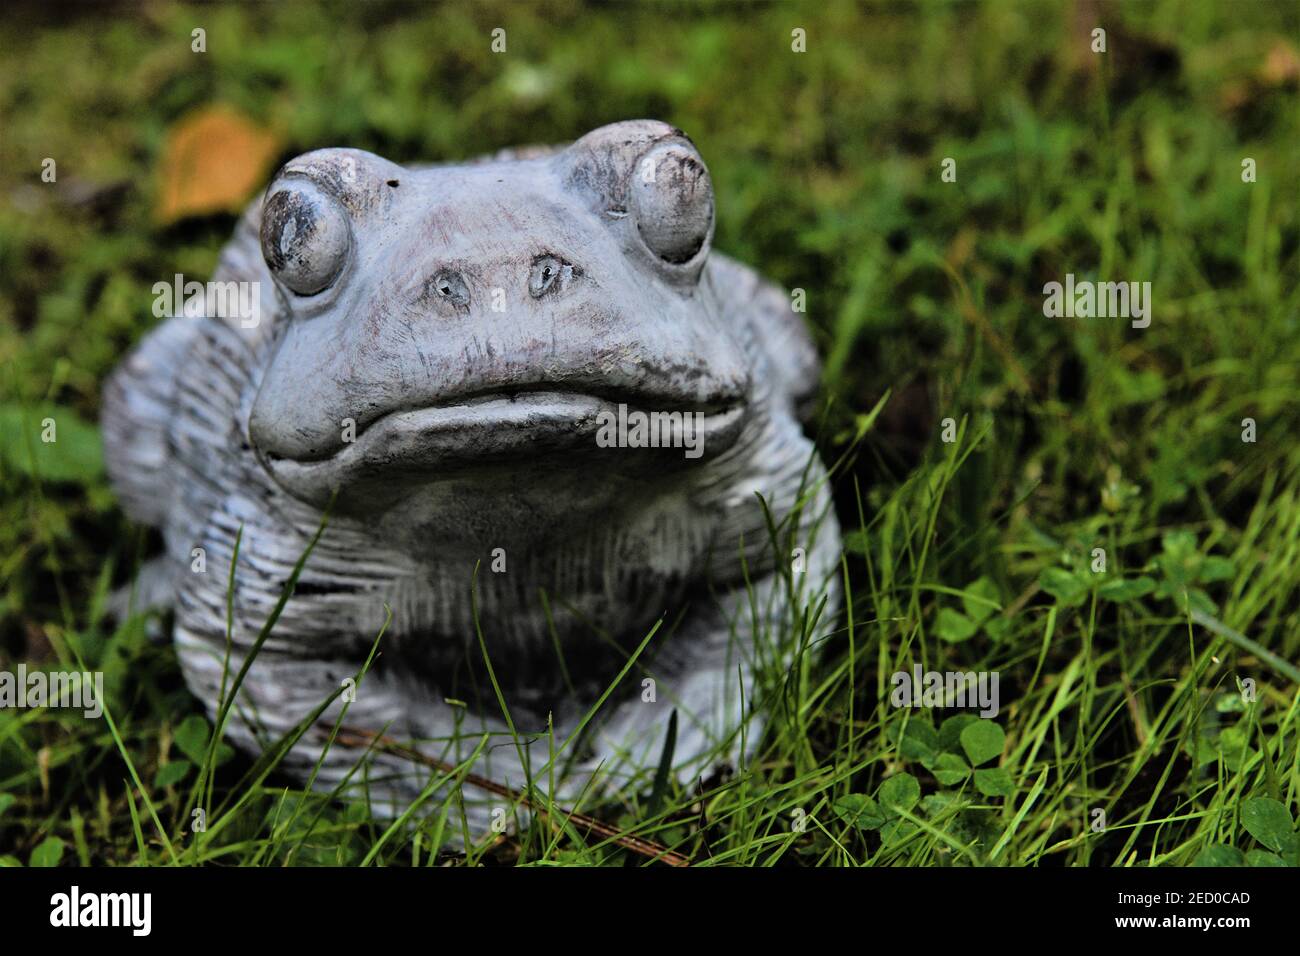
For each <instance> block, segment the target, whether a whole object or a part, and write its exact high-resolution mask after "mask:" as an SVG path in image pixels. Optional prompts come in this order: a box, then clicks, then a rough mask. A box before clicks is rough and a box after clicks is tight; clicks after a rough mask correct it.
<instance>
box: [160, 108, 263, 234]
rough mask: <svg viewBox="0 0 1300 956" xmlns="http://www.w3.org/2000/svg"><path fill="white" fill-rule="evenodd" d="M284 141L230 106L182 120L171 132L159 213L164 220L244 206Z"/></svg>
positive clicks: (192, 114) (162, 175) (163, 164)
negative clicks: (281, 141)
mask: <svg viewBox="0 0 1300 956" xmlns="http://www.w3.org/2000/svg"><path fill="white" fill-rule="evenodd" d="M279 151H280V141H279V138H278V137H277V136H275V135H274V134H273V133H271V132H270V131H269V130H265V129H262V128H261V127H260V126H257V125H256V124H255V123H253V122H252V121H251V120H249V119H248V118H246V117H244V116H242V115H241V114H239V113H237V112H236V111H235V110H233V109H231V108H230V107H227V106H210V107H205V108H204V109H201V110H199V111H198V112H195V113H191V114H189V115H188V116H186V117H184V118H182V119H181V120H179V121H178V122H177V123H176V124H175V125H174V126H173V127H172V129H171V130H170V132H169V133H168V134H167V143H166V145H165V146H164V147H163V157H162V168H161V169H160V171H159V179H160V184H159V191H158V206H157V209H156V211H155V218H156V219H157V221H158V222H159V223H160V224H163V225H166V224H168V223H172V222H175V221H176V220H178V219H184V218H185V217H187V216H206V215H211V214H212V213H218V212H240V211H241V210H242V209H243V207H244V204H245V203H246V202H247V201H248V200H249V198H250V197H251V196H252V195H253V193H254V191H255V190H257V189H258V187H260V186H261V185H262V184H263V183H265V181H266V177H267V174H268V173H269V172H270V169H269V167H270V165H271V163H272V162H273V161H274V160H275V158H276V155H277V154H278V153H279Z"/></svg>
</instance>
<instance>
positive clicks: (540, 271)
mask: <svg viewBox="0 0 1300 956" xmlns="http://www.w3.org/2000/svg"><path fill="white" fill-rule="evenodd" d="M572 275H573V266H572V265H570V264H569V263H567V262H565V261H564V260H563V259H560V258H558V257H556V256H552V255H545V256H538V257H537V258H536V259H534V260H533V268H532V270H531V271H530V272H529V273H528V294H529V295H531V296H532V297H533V298H534V299H540V298H541V297H542V296H544V295H546V293H548V292H550V291H551V290H552V289H558V288H559V287H560V286H562V285H563V284H564V283H565V282H566V281H567V280H568V278H569V277H570V276H572Z"/></svg>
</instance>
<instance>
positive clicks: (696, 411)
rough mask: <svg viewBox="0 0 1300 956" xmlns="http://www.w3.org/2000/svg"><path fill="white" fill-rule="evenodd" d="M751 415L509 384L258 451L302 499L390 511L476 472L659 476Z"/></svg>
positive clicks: (695, 460)
mask: <svg viewBox="0 0 1300 956" xmlns="http://www.w3.org/2000/svg"><path fill="white" fill-rule="evenodd" d="M748 417H749V416H748V408H747V406H746V405H744V404H743V403H742V404H730V405H719V406H705V407H698V406H697V407H690V406H685V405H683V406H680V407H677V408H674V409H671V410H654V411H649V410H646V409H643V408H641V407H639V406H636V405H629V404H628V403H627V402H621V401H613V400H609V399H606V398H601V397H597V396H594V395H586V394H576V393H571V392H547V391H532V392H526V393H519V394H506V393H500V394H489V395H479V396H474V397H471V398H467V399H464V400H463V401H460V402H457V403H454V404H445V405H438V406H432V407H425V408H415V409H402V410H396V411H392V412H389V413H388V414H386V415H383V416H381V417H380V418H378V419H376V420H374V421H373V422H371V423H369V424H368V425H367V426H366V427H365V428H364V429H363V430H362V431H361V432H360V433H359V434H357V435H356V436H355V440H353V441H349V442H344V443H343V444H342V445H341V446H340V447H339V448H338V449H337V450H336V451H334V452H333V453H332V454H330V455H328V456H327V457H324V458H319V459H312V460H298V459H293V458H286V457H282V456H277V455H275V454H274V453H272V452H269V451H267V450H264V449H260V448H259V449H256V451H257V456H258V459H259V460H260V461H261V463H262V466H263V467H264V468H265V469H266V471H267V473H268V474H270V476H271V477H272V478H273V479H274V480H275V482H276V483H277V484H278V485H279V486H280V487H281V488H283V489H284V490H285V491H287V492H288V493H289V494H291V495H293V496H294V497H295V498H298V499H300V500H302V501H305V502H308V503H310V504H315V505H322V506H323V505H324V504H326V503H327V502H329V501H330V500H331V499H333V498H335V497H336V496H337V497H338V499H340V501H341V502H342V503H343V504H344V505H345V506H346V507H347V508H348V510H364V511H370V510H385V509H386V508H388V507H391V506H392V505H393V504H395V503H396V502H398V501H400V500H402V499H403V498H406V497H409V496H410V495H411V494H413V493H416V492H418V491H419V490H420V489H421V488H427V487H428V486H430V485H435V484H439V483H442V482H452V481H455V482H463V481H464V480H466V479H471V478H473V477H474V476H475V474H476V473H477V474H483V475H486V474H490V475H491V476H493V477H494V478H500V477H501V476H502V475H503V474H508V473H509V472H510V471H511V470H512V469H518V470H519V471H520V472H521V473H526V474H527V475H528V477H529V478H530V479H533V478H535V477H536V476H537V475H538V474H539V473H540V474H545V473H546V472H548V471H549V472H552V473H566V474H567V475H568V476H569V477H570V478H571V477H572V475H573V473H575V472H579V473H580V472H581V471H582V470H584V469H586V470H591V469H596V470H597V471H599V470H601V469H604V470H606V471H610V472H614V473H620V474H625V475H626V474H633V475H635V474H637V473H639V472H645V473H646V475H647V477H650V476H652V475H656V474H662V473H663V472H664V471H671V470H675V469H679V468H691V467H693V466H698V465H699V464H701V463H703V462H705V461H707V460H711V459H714V458H716V457H717V456H718V455H720V454H722V453H723V452H725V451H726V450H727V449H728V448H730V447H732V446H733V445H734V444H735V443H736V442H737V440H738V439H739V438H740V435H741V433H742V431H743V429H744V425H745V422H746V421H747V419H748ZM647 469H653V471H649V472H647ZM495 483H496V482H494V484H495ZM507 487H508V485H507Z"/></svg>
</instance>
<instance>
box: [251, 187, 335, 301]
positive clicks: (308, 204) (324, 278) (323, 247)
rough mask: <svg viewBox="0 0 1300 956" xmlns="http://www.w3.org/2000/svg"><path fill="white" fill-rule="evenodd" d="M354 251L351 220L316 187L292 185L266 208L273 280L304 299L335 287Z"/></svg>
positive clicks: (265, 246) (265, 244)
mask: <svg viewBox="0 0 1300 956" xmlns="http://www.w3.org/2000/svg"><path fill="white" fill-rule="evenodd" d="M351 248H352V228H351V226H350V225H349V224H348V217H347V215H346V214H345V213H344V212H343V210H342V209H341V208H340V207H339V204H338V203H337V202H335V200H334V199H332V198H331V197H329V196H327V195H326V194H325V193H324V192H322V191H321V190H320V189H318V188H317V187H316V186H314V185H312V184H311V183H307V182H293V183H287V184H285V185H284V186H283V187H281V188H280V189H278V190H276V191H275V192H273V193H272V194H271V195H270V196H268V197H267V198H266V202H265V203H263V204H262V256H263V258H265V259H266V264H267V266H268V267H269V268H270V270H271V272H272V274H274V276H275V277H276V278H277V279H279V280H280V281H281V282H282V283H284V285H285V286H287V287H288V288H289V289H291V290H292V291H294V292H296V293H298V295H315V294H316V293H318V292H322V291H324V290H325V289H328V288H329V287H330V286H331V285H333V284H334V282H335V280H337V279H338V277H339V274H340V273H342V271H343V266H344V265H345V264H346V262H347V259H348V253H349V251H350V250H351Z"/></svg>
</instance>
